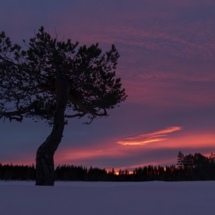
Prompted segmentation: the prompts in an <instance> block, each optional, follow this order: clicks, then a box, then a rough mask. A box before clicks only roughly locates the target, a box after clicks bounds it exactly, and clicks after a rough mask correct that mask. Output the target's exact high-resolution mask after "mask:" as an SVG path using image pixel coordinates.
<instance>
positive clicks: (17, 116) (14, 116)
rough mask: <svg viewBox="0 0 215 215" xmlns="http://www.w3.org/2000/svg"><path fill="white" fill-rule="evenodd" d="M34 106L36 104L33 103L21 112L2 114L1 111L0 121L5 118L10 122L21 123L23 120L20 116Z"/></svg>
mask: <svg viewBox="0 0 215 215" xmlns="http://www.w3.org/2000/svg"><path fill="white" fill-rule="evenodd" d="M35 104H36V102H33V103H31V104H30V105H29V106H28V107H27V108H24V109H22V110H17V111H11V112H2V111H0V119H1V118H2V117H5V118H9V120H10V121H12V120H16V121H18V122H22V120H23V116H22V114H25V113H27V112H28V111H29V110H31V109H32V108H33V107H34V106H35Z"/></svg>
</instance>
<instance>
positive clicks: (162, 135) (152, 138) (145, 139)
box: [117, 126, 181, 146]
mask: <svg viewBox="0 0 215 215" xmlns="http://www.w3.org/2000/svg"><path fill="white" fill-rule="evenodd" d="M180 130H181V127H179V126H172V127H168V128H166V129H163V130H159V131H155V132H151V133H147V134H139V135H136V136H132V137H126V138H124V139H123V140H120V141H118V142H117V143H118V144H120V145H124V146H126V145H128V146H134V145H146V144H149V143H153V142H160V141H163V140H167V139H168V134H169V133H173V132H176V131H180Z"/></svg>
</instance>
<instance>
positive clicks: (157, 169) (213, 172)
mask: <svg viewBox="0 0 215 215" xmlns="http://www.w3.org/2000/svg"><path fill="white" fill-rule="evenodd" d="M35 179H36V169H35V166H34V165H32V166H23V165H19V166H18V165H12V164H10V165H8V164H7V165H2V164H0V180H35ZM55 180H57V181H153V180H158V181H196V180H215V155H214V154H211V155H210V156H209V157H206V156H203V155H202V154H200V153H195V154H194V155H192V154H189V155H186V156H184V155H183V153H182V152H179V154H178V159H177V164H176V165H171V166H166V167H162V166H153V165H148V166H144V167H138V168H135V169H134V170H133V172H132V173H131V172H129V171H128V170H119V172H115V170H114V169H112V170H111V171H106V170H105V169H99V168H92V167H90V168H89V169H87V168H85V167H82V166H73V165H71V166H68V165H61V166H58V167H57V168H56V169H55Z"/></svg>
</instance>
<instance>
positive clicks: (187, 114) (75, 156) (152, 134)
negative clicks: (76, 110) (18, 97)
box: [0, 0, 215, 169]
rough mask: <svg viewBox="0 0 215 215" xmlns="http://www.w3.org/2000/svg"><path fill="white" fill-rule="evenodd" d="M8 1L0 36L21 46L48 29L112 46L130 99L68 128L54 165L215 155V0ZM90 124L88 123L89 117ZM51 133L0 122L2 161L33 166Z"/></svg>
mask: <svg viewBox="0 0 215 215" xmlns="http://www.w3.org/2000/svg"><path fill="white" fill-rule="evenodd" d="M51 2H52V3H50V2H49V1H45V2H44V1H41V0H37V1H28V0H20V1H11V0H9V1H3V2H1V7H0V27H1V28H0V31H5V32H6V34H7V35H8V36H10V37H11V39H12V40H13V41H14V42H17V43H19V44H22V40H23V39H26V40H27V39H28V38H30V37H32V36H33V34H34V31H35V30H36V31H37V30H38V29H39V27H40V26H41V25H43V26H44V27H45V29H46V30H47V31H49V32H50V33H52V32H54V29H56V30H57V32H59V33H60V35H59V38H60V39H61V38H62V39H63V38H65V39H67V38H71V39H72V41H74V42H75V41H79V42H80V44H87V45H90V44H92V43H96V42H99V44H100V47H102V48H103V50H104V51H106V50H108V49H110V47H111V44H115V45H116V48H117V49H118V51H119V53H120V56H121V57H120V59H119V64H118V67H117V75H118V76H119V77H121V78H122V83H123V87H125V89H126V92H127V94H128V98H127V100H126V102H124V103H123V104H121V105H120V108H116V109H114V110H112V111H111V112H110V116H109V117H108V118H103V119H99V120H96V121H94V122H93V123H92V124H91V125H83V122H84V120H78V119H73V120H71V121H70V123H69V125H67V126H66V129H65V132H64V137H63V140H62V143H61V145H60V147H59V149H58V151H57V152H56V155H55V164H56V165H58V164H74V165H83V166H87V167H89V166H91V165H92V166H96V167H101V168H106V169H110V168H112V167H114V168H116V169H119V168H122V169H125V168H127V169H132V168H134V167H138V166H143V165H148V164H153V165H158V164H161V165H166V164H174V163H176V156H177V154H178V151H182V152H183V153H185V154H188V153H195V152H200V153H202V154H206V155H208V154H209V153H210V152H215V13H214V11H215V1H214V0H204V1H203V0H162V1H160V0H117V1H116V0H108V1H105V0H103V1H101V0H79V1H75V0H61V1H57V0H53V1H51ZM85 120H86V119H85ZM50 132H51V128H49V127H48V126H46V125H45V124H44V123H43V122H40V123H34V122H33V121H31V120H24V122H23V123H18V122H12V123H9V122H6V123H3V121H2V120H1V121H0V137H1V141H0V147H1V150H0V162H1V163H10V162H13V163H18V164H21V163H24V164H32V163H34V160H35V153H36V150H37V148H38V147H39V145H40V144H41V143H42V142H43V141H44V140H45V138H46V137H47V136H48V135H49V133H50Z"/></svg>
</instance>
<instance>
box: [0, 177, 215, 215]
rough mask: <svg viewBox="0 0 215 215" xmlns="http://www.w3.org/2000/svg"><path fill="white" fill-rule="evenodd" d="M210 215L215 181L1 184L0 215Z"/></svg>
mask: <svg viewBox="0 0 215 215" xmlns="http://www.w3.org/2000/svg"><path fill="white" fill-rule="evenodd" d="M214 213H215V182H180V183H179V182H139V183H134V182H131V183H127V182H124V183H116V182H56V183H55V186H54V187H38V186H34V182H12V181H11V182H4V181H0V214H1V215H43V214H45V215H49V214H50V215H67V214H69V215H80V214H81V215H139V214H140V215H200V214H201V215H204V214H214Z"/></svg>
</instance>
